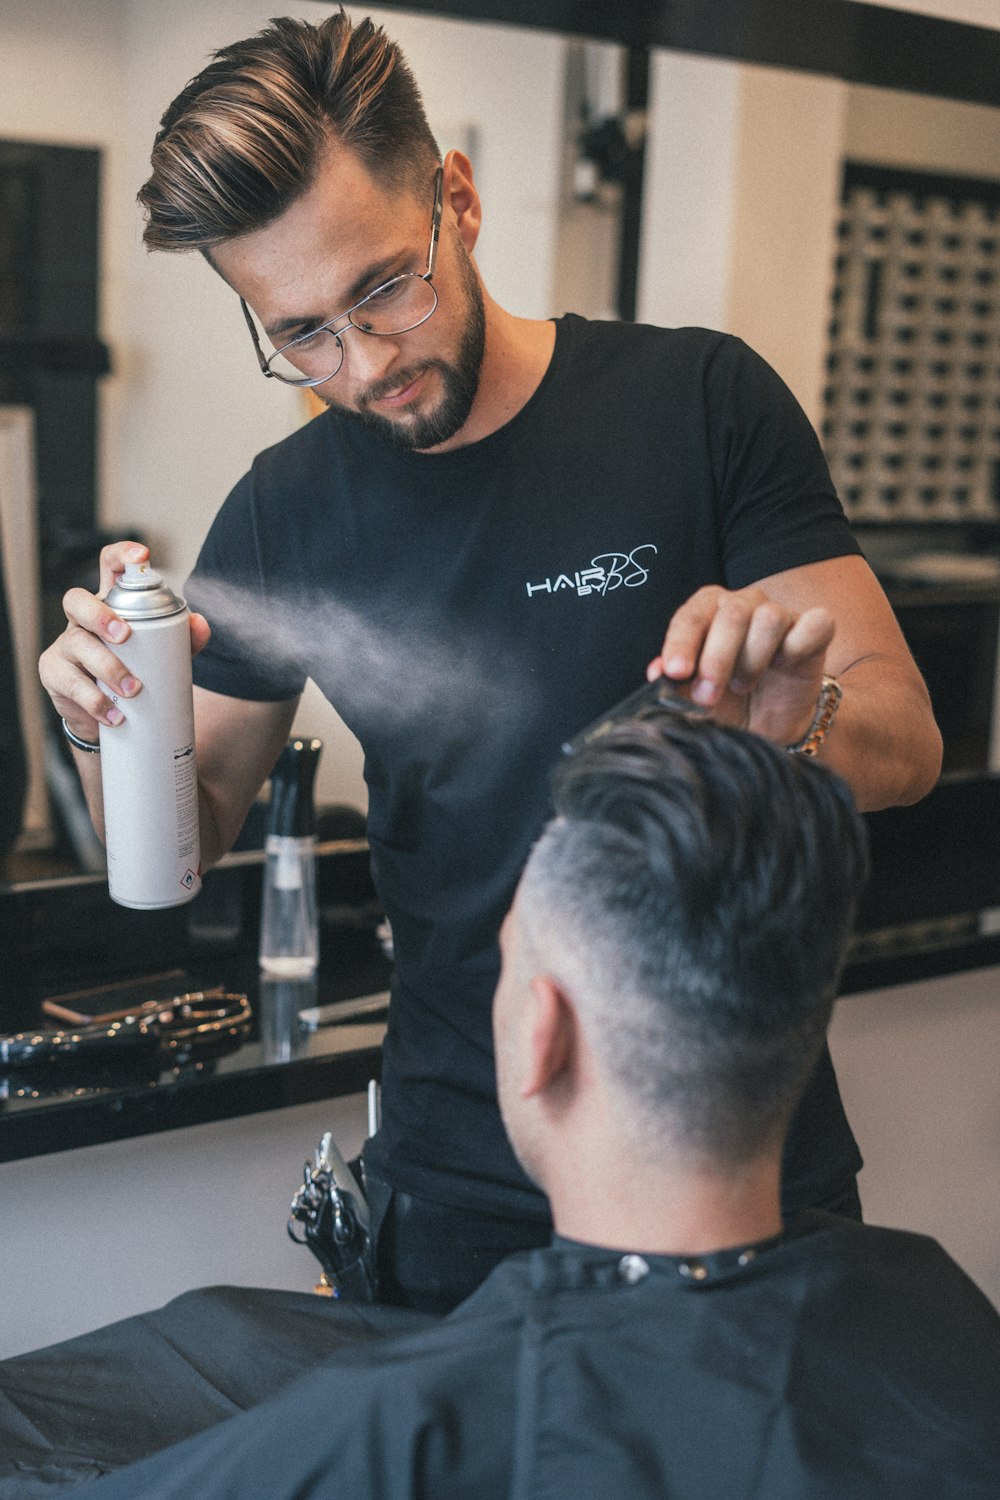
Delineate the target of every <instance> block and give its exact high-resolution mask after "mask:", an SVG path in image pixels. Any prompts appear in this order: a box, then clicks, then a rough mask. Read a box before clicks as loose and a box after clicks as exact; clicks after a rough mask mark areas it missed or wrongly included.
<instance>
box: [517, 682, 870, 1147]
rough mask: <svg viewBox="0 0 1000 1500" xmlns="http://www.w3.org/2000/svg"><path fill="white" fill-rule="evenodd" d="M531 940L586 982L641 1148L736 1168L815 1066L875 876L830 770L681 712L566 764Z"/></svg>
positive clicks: (625, 729)
mask: <svg viewBox="0 0 1000 1500" xmlns="http://www.w3.org/2000/svg"><path fill="white" fill-rule="evenodd" d="M553 795H554V800H555V807H556V813H557V816H556V817H555V818H554V819H553V821H552V822H551V823H550V824H549V825H548V827H547V829H546V830H545V832H544V833H543V835H542V837H541V838H540V840H539V841H538V843H537V844H536V846H535V848H534V850H533V851H532V854H531V856H530V858H529V861H528V864H527V867H526V870H525V873H524V876H523V878H522V881H521V885H520V888H519V893H518V913H519V932H520V934H521V937H522V941H523V943H524V946H525V950H526V959H527V962H529V963H530V964H531V966H532V969H533V971H534V972H539V971H540V970H544V971H545V972H547V973H550V974H551V975H552V976H553V978H555V979H556V980H557V981H558V982H560V983H561V984H562V985H563V986H564V987H565V988H566V989H567V991H568V993H570V994H571V995H572V997H573V999H574V1001H575V1002H576V1004H577V1006H578V1007H579V1009H580V1011H581V1014H582V1015H583V1018H584V1022H585V1024H586V1025H587V1030H588V1036H589V1038H590V1043H591V1045H592V1047H593V1048H594V1050H595V1052H596V1054H597V1056H598V1058H599V1059H600V1061H601V1063H602V1065H603V1067H604V1069H605V1070H606V1072H607V1073H608V1075H609V1076H610V1077H611V1078H612V1080H613V1082H614V1083H615V1085H616V1086H617V1088H618V1091H619V1093H620V1097H621V1099H622V1104H623V1109H624V1110H626V1111H627V1112H628V1119H627V1122H626V1124H627V1128H628V1129H629V1132H630V1135H631V1136H632V1139H633V1140H634V1141H635V1142H636V1143H637V1144H641V1145H644V1146H645V1147H646V1148H648V1150H649V1152H650V1153H655V1152H657V1151H659V1150H660V1149H661V1148H662V1146H663V1145H665V1144H666V1143H668V1142H669V1143H672V1144H673V1145H674V1146H677V1145H679V1146H681V1148H682V1149H686V1150H688V1151H689V1152H690V1153H691V1154H692V1155H693V1156H697V1157H698V1158H699V1159H702V1160H706V1161H710V1162H714V1163H716V1164H718V1165H722V1166H725V1167H734V1166H736V1167H738V1166H740V1165H742V1164H744V1163H747V1162H749V1161H751V1160H752V1159H753V1158H754V1157H756V1156H758V1155H759V1154H761V1152H762V1151H763V1150H765V1149H767V1148H769V1147H770V1146H772V1145H773V1144H774V1143H775V1142H780V1141H781V1140H783V1137H784V1134H785V1132H786V1130H787V1126H788V1122H789V1120H790V1117H791V1114H792V1112H793V1110H794V1108H795V1105H796V1103H797V1102H798V1099H799V1097H800V1095H801V1093H802V1091H803V1089H804V1088H805V1085H806V1083H807V1081H808V1079H809V1076H810V1074H811V1072H812V1070H813V1068H814V1067H815V1066H816V1063H817V1060H818V1058H819V1054H820V1051H821V1047H822V1044H823V1040H824V1037H825V1033H826V1027H827V1023H828V1021H829V1018H830V1013H831V1009H832V1006H833V1001H834V997H835V995H836V991H837V984H838V980H839V977H840V971H841V968H842V965H843V961H844V957H845V954H846V950H847V946H848V942H849V938H850V934H851V929H852V923H853V919H854V913H855V910H856V906H857V901H858V898H859V896H860V893H861V891H862V889H863V886H864V882H865V879H866V877H867V868H868V858H867V837H866V829H865V826H864V822H863V820H862V818H861V817H860V815H859V814H858V812H857V809H856V808H855V805H854V801H853V798H852V796H851V793H850V791H849V789H848V787H847V786H846V784H845V783H844V782H843V781H842V780H841V779H840V778H839V777H838V776H836V775H835V774H834V773H833V772H831V771H829V770H828V769H826V768H825V767H823V766H820V765H817V764H816V763H815V762H812V761H808V760H805V759H803V758H802V757H800V756H793V755H789V754H788V753H787V751H785V750H783V749H780V748H779V747H777V746H776V745H773V744H771V743H770V742H769V741H767V740H764V739H762V738H761V737H759V736H758V735H754V734H750V733H748V732H746V731H742V730H736V729H729V728H724V727H722V726H720V725H717V724H713V723H711V722H710V721H708V720H696V719H693V718H690V717H686V716H684V715H681V714H678V713H676V712H672V711H670V710H659V711H657V712H656V713H654V714H650V715H648V716H646V717H644V718H643V719H642V720H638V721H633V722H630V723H629V722H627V723H624V724H622V725H620V726H618V727H616V728H614V729H612V730H610V731H608V732H607V733H606V734H605V735H603V736H602V737H601V738H600V739H599V740H596V741H594V742H593V743H591V744H590V745H587V746H585V747H584V748H583V749H582V750H580V751H579V752H578V753H577V754H576V755H574V756H572V757H569V758H567V759H566V760H565V761H564V762H563V763H562V765H561V767H560V768H559V769H558V770H557V772H556V775H555V778H554V783H553Z"/></svg>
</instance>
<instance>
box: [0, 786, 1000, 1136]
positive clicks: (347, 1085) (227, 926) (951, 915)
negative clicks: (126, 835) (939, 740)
mask: <svg viewBox="0 0 1000 1500" xmlns="http://www.w3.org/2000/svg"><path fill="white" fill-rule="evenodd" d="M868 825H869V830H870V833H871V844H872V870H873V873H872V880H871V883H870V886H869V889H868V892H867V895H866V897H865V899H864V901H863V904H862V908H861V912H860V914H859V933H858V938H857V940H856V943H855V946H854V949H853V951H852V954H851V957H850V960H849V962H848V964H847V967H846V969H845V972H844V975H843V977H842V982H841V993H842V994H844V995H851V996H860V997H861V1000H860V1001H857V1002H852V1003H863V996H864V994H865V992H872V991H876V990H882V989H885V988H886V987H889V986H893V985H901V984H907V983H913V982H915V981H921V980H924V979H929V978H932V977H935V976H947V975H950V974H959V973H962V972H964V971H968V970H976V969H985V968H987V967H989V966H991V965H1000V852H998V848H997V844H996V840H995V830H996V828H997V827H1000V778H998V777H996V776H985V775H983V776H978V775H973V776H957V777H951V778H946V779H944V780H943V781H942V782H941V783H940V784H939V786H938V787H937V788H936V789H935V791H934V792H933V793H932V794H931V796H930V797H928V798H926V799H925V800H924V801H923V802H922V803H920V804H918V805H917V806H916V807H914V808H896V809H892V810H891V811H889V812H885V813H877V814H872V815H869V818H868ZM260 859H261V857H260V855H259V853H250V854H240V855H233V856H230V857H229V859H228V860H227V861H226V862H224V864H223V865H221V866H219V867H218V868H217V869H215V870H212V871H210V872H209V873H208V874H207V876H206V878H205V886H204V890H203V891H202V893H201V894H200V895H199V896H198V897H197V898H196V899H195V901H193V902H192V903H190V905H188V906H182V907H177V908H174V909H173V910H170V911H166V912H133V911H125V910H123V909H122V908H119V907H116V906H114V905H113V903H112V902H111V901H110V899H109V897H108V895H107V889H106V885H105V883H104V881H103V879H102V878H101V877H97V876H95V877H86V878H83V879H79V880H63V881H51V882H48V883H45V884H42V883H38V884H25V885H23V886H8V887H6V888H4V889H0V954H2V973H0V997H2V998H0V1032H13V1031H18V1030H24V1029H28V1028H31V1027H35V1026H37V1025H38V1024H39V1022H40V1021H41V1020H42V1011H41V1004H42V1001H43V1000H45V999H47V998H52V997H60V998H61V999H62V1002H63V1003H64V1004H71V1005H72V1006H73V1008H75V1009H78V1010H86V1009H88V1007H89V1009H91V1010H94V1011H110V1010H115V1009H119V1008H121V1007H122V1006H123V1005H124V1004H129V1003H132V1001H134V1000H143V999H147V998H151V997H152V996H154V995H155V998H157V999H162V998H164V997H165V996H168V995H172V994H177V993H183V992H185V991H188V990H191V989H204V988H210V987H213V986H216V985H221V986H222V987H223V988H224V989H225V990H228V991H237V992H240V993H243V994H246V995H247V996H248V997H249V1000H250V1004H251V1007H252V1009H253V1015H254V1019H253V1023H252V1027H251V1030H250V1032H249V1034H248V1035H247V1037H246V1038H245V1040H243V1041H242V1043H241V1044H240V1045H238V1046H237V1047H235V1048H234V1049H233V1050H231V1051H229V1052H227V1053H225V1054H224V1055H222V1056H218V1057H212V1058H209V1059H207V1060H204V1061H201V1060H198V1059H197V1058H195V1059H194V1060H192V1061H191V1062H189V1063H186V1064H184V1065H182V1066H180V1067H167V1068H165V1069H163V1070H162V1071H160V1072H157V1073H155V1074H152V1075H150V1074H148V1073H146V1074H142V1075H140V1076H136V1075H135V1074H130V1075H125V1074H121V1075H118V1076H111V1077H107V1076H105V1077H103V1078H97V1079H95V1078H93V1077H91V1078H86V1077H78V1076H77V1075H76V1074H73V1073H70V1072H69V1071H67V1073H66V1075H65V1076H57V1075H56V1073H55V1071H54V1069H52V1068H50V1069H48V1070H46V1071H44V1072H40V1071H36V1072H35V1074H34V1075H30V1074H18V1073H16V1072H13V1073H9V1074H7V1075H4V1074H3V1073H0V1162H13V1161H17V1160H19V1159H23V1158H29V1157H33V1156H38V1155H43V1154H46V1153H52V1152H65V1151H69V1150H72V1149H74V1148H78V1147H83V1146H91V1145H99V1144H101V1143H105V1142H112V1141H122V1140H126V1139H128V1138H131V1137H138V1136H142V1135H148V1134H151V1133H155V1132H160V1131H169V1130H174V1129H176V1128H178V1127H182V1126H188V1125H199V1124H206V1123H209V1122H217V1121H224V1120H231V1119H237V1118H239V1117H240V1116H245V1115H250V1114H258V1113H261V1112H266V1111H273V1110H281V1109H284V1108H287V1107H288V1106H291V1105H298V1104H307V1103H310V1102H313V1101H319V1100H333V1099H338V1098H343V1097H345V1096H348V1095H353V1094H357V1093H359V1092H360V1091H362V1090H364V1088H365V1087H366V1085H367V1083H368V1082H369V1080H370V1079H372V1078H376V1077H377V1076H378V1071H379V1057H380V1044H381V1040H382V1037H383V1035H384V1030H385V1012H384V1011H382V1012H381V1013H380V1012H375V1013H369V1014H367V1015H366V1016H365V1017H364V1018H362V1019H360V1020H356V1021H353V1022H351V1023H350V1024H339V1025H330V1026H325V1027H322V1028H320V1029H318V1030H314V1031H311V1032H310V1031H305V1030H303V1029H302V1028H301V1027H300V1025H299V1022H298V1011H299V1009H301V1008H303V1007H307V1006H313V1005H317V1004H318V1005H325V1004H329V1003H330V1002H333V1001H341V1000H344V999H348V998H351V997H356V996H368V995H373V994H380V993H384V992H386V991H387V990H388V986H389V981H390V976H391V964H390V961H389V959H388V958H387V957H386V955H385V953H384V952H383V946H382V944H381V943H380V940H379V933H378V929H379V924H380V921H381V911H380V908H379V906H378V903H377V900H376V897H375V892H374V888H373V886H372V884H371V876H370V871H369V864H368V850H367V845H366V844H365V843H364V841H363V840H355V841H341V842H333V843H329V844H325V845H322V846H321V849H320V858H319V865H318V870H319V882H318V883H319V905H320V911H321V966H320V971H319V974H318V976H317V977H316V979H315V981H314V982H313V987H312V988H310V986H309V984H308V983H307V984H306V985H305V986H304V988H302V989H300V990H299V991H296V990H295V988H294V986H293V985H291V984H290V983H286V984H285V986H284V987H283V988H282V987H281V986H278V985H275V984H273V983H272V984H269V985H265V986H264V987H263V988H262V987H261V982H260V976H259V974H258V970H257V964H256V933H257V926H258V920H259V901H260V881H261V863H260ZM151 985H155V986H156V988H155V989H151V988H150V986H151ZM94 986H100V987H101V988H102V993H101V994H99V995H97V994H95V995H90V996H87V995H81V993H80V992H82V991H87V990H89V989H90V988H91V987H94Z"/></svg>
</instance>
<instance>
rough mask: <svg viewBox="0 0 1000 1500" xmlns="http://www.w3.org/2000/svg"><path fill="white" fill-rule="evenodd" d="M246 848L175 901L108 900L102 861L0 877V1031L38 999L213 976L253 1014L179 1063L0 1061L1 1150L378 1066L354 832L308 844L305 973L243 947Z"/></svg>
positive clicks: (268, 1106) (254, 878)
mask: <svg viewBox="0 0 1000 1500" xmlns="http://www.w3.org/2000/svg"><path fill="white" fill-rule="evenodd" d="M260 881H261V867H260V856H259V854H250V855H235V856H230V858H229V860H228V861H227V862H226V863H225V864H224V865H222V866H220V867H218V868H217V869H215V870H212V871H210V872H208V874H207V875H206V877H205V883H204V888H203V890H202V892H201V894H200V895H199V896H198V897H196V898H195V900H194V901H193V902H191V903H190V904H189V905H187V906H181V907H176V908H174V909H172V910H170V911H164V912H136V911H126V910H123V909H122V908H120V907H116V906H114V904H113V903H112V902H111V901H110V898H109V897H108V895H107V888H106V885H105V882H104V881H103V879H102V878H101V877H93V878H90V877H86V878H83V879H80V880H57V881H51V882H47V883H44V884H42V883H32V884H30V885H29V884H25V885H23V886H12V887H7V888H6V889H5V890H3V891H0V953H2V955H3V973H2V976H0V997H2V998H0V1032H4V1033H9V1032H13V1031H23V1030H28V1029H32V1028H35V1027H37V1026H38V1025H39V1024H40V1023H42V1022H43V1021H44V1023H45V1024H47V1025H54V1024H57V1023H55V1022H53V1021H52V1020H51V1018H48V1017H45V1016H43V1013H42V1009H41V1006H42V1002H43V1001H44V1000H47V999H50V1000H51V999H55V1000H57V1001H58V1002H59V1003H60V1004H62V1005H63V1006H66V1007H68V1008H71V1009H74V1010H78V1011H82V1012H86V1013H88V1014H93V1013H105V1012H109V1011H114V1010H118V1009H124V1008H127V1007H129V1006H132V1005H136V1004H140V1003H142V1002H143V1001H146V1000H149V999H156V1000H165V999H167V998H169V997H171V996H174V995H179V994H185V993H188V992H191V991H200V990H210V989H214V988H216V987H221V988H222V989H223V990H224V991H226V992H230V993H233V992H235V993H238V994H243V995H246V996H247V998H248V999H249V1002H250V1006H251V1010H252V1016H253V1019H252V1022H251V1024H250V1028H249V1030H248V1032H247V1034H246V1035H245V1037H244V1039H243V1040H242V1041H239V1042H238V1044H237V1045H235V1046H233V1047H231V1048H230V1049H228V1050H225V1051H223V1052H222V1054H221V1055H214V1056H208V1057H205V1058H202V1057H200V1056H199V1055H198V1054H197V1053H195V1054H194V1055H193V1056H192V1057H191V1059H190V1060H189V1061H187V1062H182V1063H181V1064H180V1065H179V1066H170V1065H166V1066H164V1067H163V1068H160V1069H155V1068H150V1067H144V1066H143V1065H142V1063H141V1060H138V1059H137V1060H136V1061H134V1062H126V1061H121V1062H116V1063H115V1064H114V1065H113V1066H112V1067H108V1066H107V1065H105V1066H104V1067H103V1068H102V1070H101V1071H100V1072H97V1071H95V1070H94V1068H93V1067H92V1066H89V1067H87V1068H82V1066H81V1065H78V1064H75V1063H73V1064H70V1063H66V1064H49V1065H47V1066H44V1067H35V1068H34V1069H30V1070H29V1069H22V1070H17V1069H10V1070H9V1071H7V1072H6V1073H4V1072H2V1071H0V1162H10V1161H16V1160H20V1159H23V1158H27V1157H32V1156H38V1155H42V1154H46V1153H50V1152H62V1151H67V1150H70V1149H73V1148H78V1147H84V1146H92V1145H98V1144H102V1143H105V1142H110V1141H119V1140H125V1139H127V1138H130V1137H135V1136H141V1135H147V1134H150V1133H153V1132H158V1131H165V1130H173V1129H176V1128H179V1127H182V1126H189V1125H200V1124H206V1123H209V1122H214V1121H220V1120H229V1119H234V1118H237V1117H239V1116H241V1115H249V1114H258V1113H261V1112H264V1111H269V1110H278V1109H284V1108H287V1107H289V1106H292V1105H299V1104H307V1103H310V1102H312V1101H316V1100H323V1099H335V1098H341V1097H344V1096H346V1095H350V1094H355V1093H357V1092H359V1091H361V1090H363V1089H365V1088H366V1086H367V1084H368V1082H369V1080H370V1079H372V1078H377V1077H378V1073H379V1064H380V1047H381V1041H382V1037H383V1035H384V1032H385V1017H386V1006H387V1001H388V993H387V992H388V985H389V979H390V974H391V964H390V962H389V960H388V959H387V958H386V956H385V954H384V952H383V950H382V945H381V944H380V941H379V937H378V932H377V928H378V924H379V922H380V920H381V912H380V910H379V908H378V905H377V903H376V901H375V896H374V890H373V888H372V885H371V878H370V874H369V869H368V851H367V845H366V844H365V843H364V842H363V841H360V840H358V841H350V842H342V843H330V844H327V845H323V846H321V848H320V858H319V862H318V894H319V906H320V914H321V932H320V948H321V966H320V970H319V973H318V974H317V975H316V976H315V977H314V978H313V979H311V980H299V981H293V980H282V981H264V980H262V977H261V975H260V973H259V971H258V968H257V962H256V933H257V924H258V919H259V896H260ZM379 995H381V996H384V998H385V1001H386V1005H384V1006H377V1005H376V1006H374V1007H373V1006H366V1007H364V1010H363V1013H362V1014H361V1015H360V1016H359V1017H357V1018H356V1019H353V1020H348V1021H347V1022H341V1023H339V1024H334V1025H325V1026H321V1027H319V1028H317V1029H313V1030H308V1029H306V1028H304V1027H303V1026H302V1025H301V1024H300V1022H299V1017H298V1013H299V1011H300V1010H301V1009H308V1008H311V1007H315V1006H317V1005H319V1006H325V1005H329V1004H331V1003H333V1002H343V1001H346V1000H349V999H352V998H355V997H366V996H379Z"/></svg>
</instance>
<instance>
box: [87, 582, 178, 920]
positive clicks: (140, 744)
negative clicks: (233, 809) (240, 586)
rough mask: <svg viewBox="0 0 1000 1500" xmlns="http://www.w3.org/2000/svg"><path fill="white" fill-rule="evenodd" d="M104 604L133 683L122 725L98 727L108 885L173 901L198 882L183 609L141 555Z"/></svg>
mask: <svg viewBox="0 0 1000 1500" xmlns="http://www.w3.org/2000/svg"><path fill="white" fill-rule="evenodd" d="M107 602H108V604H109V605H110V606H111V608H112V609H113V610H114V611H115V612H116V613H117V614H119V615H120V616H121V617H122V619H123V620H127V621H128V622H129V624H130V625H131V627H132V633H131V635H130V636H129V638H128V640H127V641H126V642H125V644H124V645H123V646H121V647H120V648H119V649H118V655H119V657H120V658H121V660H122V661H123V662H124V664H125V666H126V667H128V669H129V671H130V672H131V673H132V674H133V675H134V676H135V677H137V678H138V679H139V681H140V682H141V683H142V692H141V693H140V694H139V695H138V697H136V698H130V699H127V700H126V701H124V702H122V703H120V704H119V706H120V707H121V708H122V710H123V712H124V713H125V721H124V723H122V724H119V725H118V726H117V728H114V729H110V728H108V727H107V726H105V725H103V724H102V725H101V726H100V736H101V783H102V786H103V790H104V830H105V843H106V847H107V855H108V888H109V890H110V892H111V899H112V900H113V901H117V902H118V904H119V905H120V906H131V907H139V908H142V909H146V908H153V907H164V906H180V905H181V904H182V903H183V902H185V901H190V900H191V898H192V897H193V896H195V895H197V893H198V891H199V890H200V889H201V870H200V864H201V846H200V842H199V830H198V769H197V765H196V762H195V751H194V704H193V698H192V690H191V632H190V627H189V625H188V620H189V618H190V616H189V612H188V607H187V605H186V604H185V602H184V600H183V599H181V598H180V597H179V596H178V595H177V594H175V593H173V591H172V590H171V589H169V588H168V587H167V586H166V584H165V583H164V582H163V579H162V578H161V577H160V575H159V573H156V572H154V570H153V568H152V567H151V566H150V564H149V563H148V562H144V563H134V562H130V563H126V565H125V572H124V574H123V576H122V577H121V578H120V579H119V581H118V583H117V584H115V586H114V587H113V588H112V589H111V591H110V592H109V594H108V596H107ZM101 687H102V688H103V689H104V691H105V692H106V693H107V694H108V697H109V698H111V699H112V701H113V702H114V703H119V698H118V695H117V694H116V693H115V691H114V689H113V688H110V687H108V685H107V684H106V683H101Z"/></svg>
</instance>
